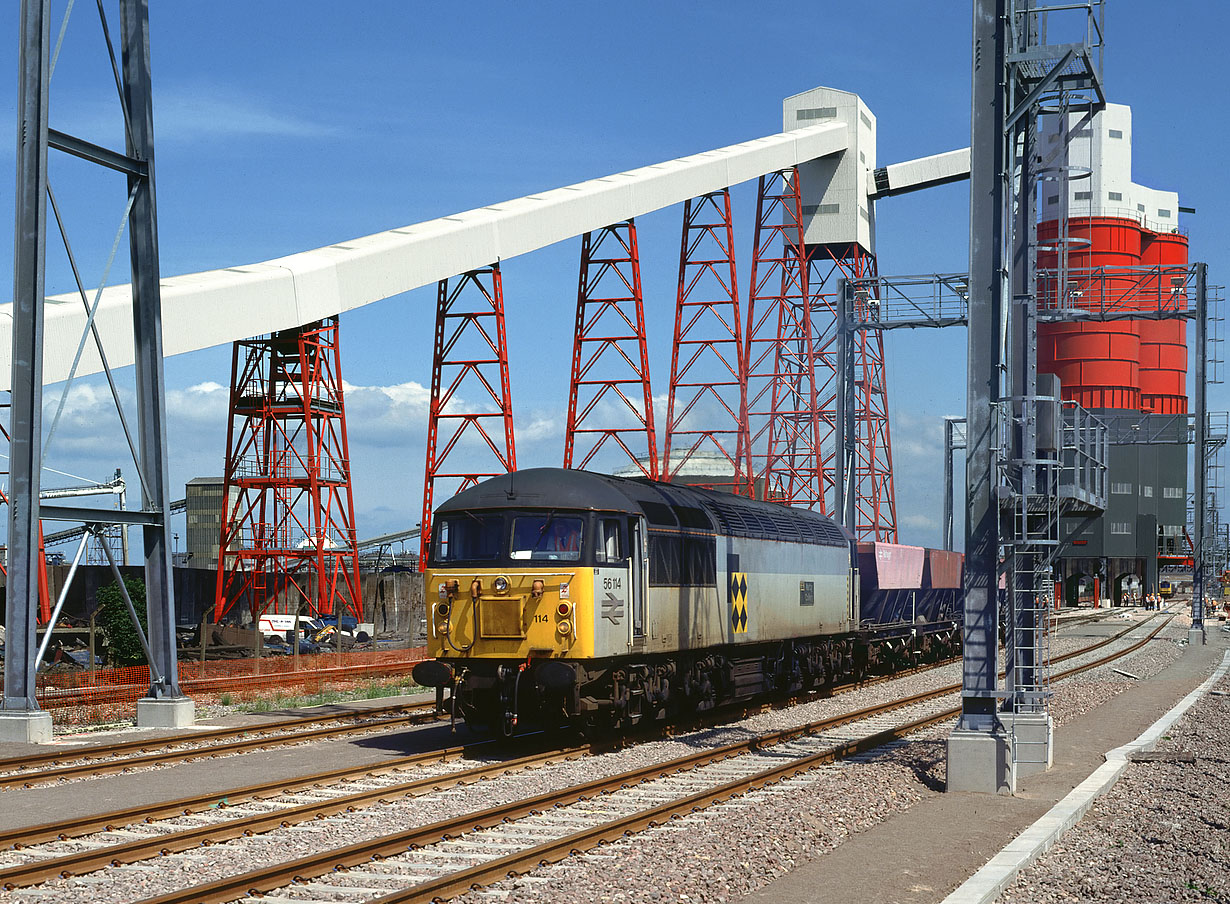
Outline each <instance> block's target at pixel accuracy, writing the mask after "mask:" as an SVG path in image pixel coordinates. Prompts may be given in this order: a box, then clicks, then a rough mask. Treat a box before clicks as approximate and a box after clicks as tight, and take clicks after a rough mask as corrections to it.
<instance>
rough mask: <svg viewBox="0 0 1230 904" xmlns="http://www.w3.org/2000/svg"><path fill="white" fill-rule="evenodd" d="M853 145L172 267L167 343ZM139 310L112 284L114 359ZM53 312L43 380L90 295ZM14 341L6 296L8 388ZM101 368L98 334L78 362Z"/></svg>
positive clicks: (629, 181)
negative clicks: (195, 268)
mask: <svg viewBox="0 0 1230 904" xmlns="http://www.w3.org/2000/svg"><path fill="white" fill-rule="evenodd" d="M847 146H848V138H847V127H846V126H845V125H844V124H843V123H840V122H828V123H824V124H822V125H815V126H810V127H807V128H802V129H797V130H792V131H789V132H781V133H779V134H777V135H770V136H768V137H766V138H757V139H755V140H753V141H746V142H743V143H741V144H734V145H729V146H727V147H724V148H718V149H717V150H713V151H706V152H704V153H700V154H693V155H691V156H689V157H680V158H678V159H676V160H669V161H666V162H665V163H657V164H654V165H652V166H645V167H641V168H640V169H634V170H629V171H628V172H624V173H616V174H615V175H612V176H606V177H603V178H601V179H591V180H589V181H587V182H580V183H578V184H576V185H568V186H565V187H563V188H557V189H553V190H551V191H546V192H542V193H541V194H535V195H527V196H526V197H524V198H517V199H515V200H512V201H505V202H503V203H501V204H492V205H491V206H489V207H480V208H477V209H475V210H467V211H465V212H463V213H458V214H453V215H452V216H447V217H441V218H439V219H435V220H428V221H426V222H424V223H417V224H415V225H413V226H405V227H402V228H399V229H390V230H389V231H388V232H379V233H376V234H375V235H369V236H364V237H363V238H357V239H353V240H351V241H348V242H339V243H338V244H336V245H328V246H326V247H324V248H317V249H315V250H312V251H303V252H300V253H298V254H292V255H289V256H287V257H280V258H276V259H274V260H269V261H264V262H261V263H255V264H247V265H243V266H237V267H227V268H225V269H221V270H208V271H205V272H203V273H190V274H187V275H184V276H172V277H167V278H164V279H163V280H162V282H161V286H162V327H163V347H164V353H165V354H166V355H168V356H170V355H179V354H183V353H184V352H191V351H196V350H197V349H202V348H210V347H212V346H215V345H222V344H224V343H228V342H233V341H235V340H239V339H246V338H248V337H251V336H258V335H261V334H263V333H269V332H273V331H275V330H283V329H290V328H293V327H297V326H301V325H303V324H307V323H312V322H314V321H316V320H320V319H321V318H323V317H328V316H330V315H333V314H340V313H341V312H343V311H349V310H353V309H354V308H358V307H361V306H362V305H366V304H371V303H372V302H375V301H381V300H383V299H385V298H390V297H392V296H394V295H400V294H401V293H403V292H408V291H409V290H411V289H417V288H419V287H420V286H426V285H431V284H433V283H436V282H438V281H439V280H441V279H446V278H448V277H452V276H456V275H458V274H460V273H464V272H466V271H467V270H474V269H477V268H479V267H485V266H488V265H489V264H491V263H493V262H495V261H498V260H506V259H508V258H510V257H515V256H516V255H518V254H525V253H526V252H529V251H534V250H535V249H537V248H542V247H545V246H547V245H551V244H553V243H555V242H559V241H563V240H565V239H569V238H572V237H574V236H578V235H582V234H583V233H586V232H590V231H592V230H595V229H600V228H602V227H603V226H608V225H610V224H612V223H618V222H620V221H622V220H626V219H629V218H631V217H637V216H641V215H643V214H646V213H649V212H650V211H654V210H659V209H661V208H663V207H669V206H671V205H673V204H679V203H682V202H683V201H686V200H687V199H689V198H694V197H698V196H700V195H704V194H707V193H708V192H712V191H719V190H721V189H723V188H726V187H728V186H731V185H736V184H738V183H740V182H745V181H747V180H749V179H755V178H758V177H760V176H762V175H764V174H766V173H771V172H775V171H777V170H782V169H787V168H789V167H792V166H795V165H797V164H800V163H803V162H805V161H808V160H814V159H817V158H820V157H825V156H828V155H830V154H836V153H840V152H841V151H843V150H845V149H846V147H847ZM90 301H91V302H93V296H92V295H91V297H90ZM131 310H132V296H131V290H130V288H129V286H127V285H121V286H112V287H108V288H106V289H105V290H104V291H103V295H102V302H101V304H100V306H99V309H98V313H97V315H96V317H95V323H96V325H97V327H98V330H99V333H100V334H101V336H102V340H103V343H104V347H105V348H106V351H107V359H108V361H109V363H110V364H111V366H112V367H122V366H124V365H128V364H131V363H132V361H133V349H132V314H131ZM45 316H46V342H45V350H44V360H43V381H44V383H57V382H60V381H63V380H65V379H66V378H67V377H68V372H69V368H70V367H71V366H72V360H73V355H74V354H75V353H76V349H77V345H78V342H79V341H80V338H81V334H82V329H83V327H84V325H85V319H86V313H85V307H84V305H83V304H82V302H81V297H80V296H79V295H78V294H76V293H71V294H67V295H56V296H52V297H49V298H48V299H47V307H46V315H45ZM11 349H12V305H11V304H9V305H4V306H0V390H3V389H8V388H9V380H10V376H11V373H10V370H11V368H10V358H11V354H12V352H11ZM101 370H102V364H101V362H100V360H99V358H98V353H97V350H96V349H95V347H94V343H92V342H89V343H87V344H86V346H85V352H84V355H83V357H82V360H81V364H80V366H79V368H78V371H77V372H78V374H90V373H97V372H99V371H101Z"/></svg>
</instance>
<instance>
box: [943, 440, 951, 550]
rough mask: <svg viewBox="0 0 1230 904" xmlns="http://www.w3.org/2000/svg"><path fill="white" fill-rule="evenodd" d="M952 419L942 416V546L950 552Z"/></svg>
mask: <svg viewBox="0 0 1230 904" xmlns="http://www.w3.org/2000/svg"><path fill="white" fill-rule="evenodd" d="M952 426H953V425H952V419H951V418H944V548H945V549H946V550H948V551H949V552H952V519H953V511H952V489H953V487H952V455H953V448H952Z"/></svg>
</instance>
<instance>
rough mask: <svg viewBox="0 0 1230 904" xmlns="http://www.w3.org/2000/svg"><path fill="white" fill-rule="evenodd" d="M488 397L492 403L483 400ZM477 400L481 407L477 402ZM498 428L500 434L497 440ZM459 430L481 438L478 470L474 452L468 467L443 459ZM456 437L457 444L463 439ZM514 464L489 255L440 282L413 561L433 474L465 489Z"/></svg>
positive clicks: (502, 339) (498, 301) (425, 538)
mask: <svg viewBox="0 0 1230 904" xmlns="http://www.w3.org/2000/svg"><path fill="white" fill-rule="evenodd" d="M487 403H490V404H491V406H494V407H493V408H492V407H487ZM480 408H481V409H485V410H476V409H480ZM487 425H490V427H488V426H487ZM501 431H502V433H503V437H502V440H501V441H497V438H498V437H499V436H500V433H501ZM463 438H466V439H467V440H481V442H480V443H478V445H479V448H480V449H481V450H483V451H482V452H481V453H480V455H481V456H484V457H486V459H487V461H488V462H489V466H488V467H487V468H486V469H485V470H484V469H483V468H481V467H475V464H476V462H477V461H478V458H476V457H475V456H474V455H469V454H467V455H466V457H465V462H466V465H467V466H468V467H466V468H464V469H449V468H448V467H446V463H447V462H448V460H449V457H450V456H451V455H453V454H454V453H457V452H458V449H457V446H458V443H459V442H461V440H462V439H463ZM462 445H463V448H464V447H465V444H464V443H463V444H462ZM466 451H467V452H468V451H469V450H468V449H467V450H466ZM487 452H490V455H489V456H488V455H486V453H487ZM492 458H494V461H492ZM491 465H494V467H492V466H491ZM516 469H517V449H516V444H515V442H514V440H513V415H512V390H511V389H510V386H509V382H508V344H507V339H506V336H505V332H504V281H503V278H502V277H501V276H500V265H499V264H498V263H495V264H492V265H491V266H490V267H486V268H484V269H481V270H471V271H469V272H468V273H464V274H462V275H461V276H459V277H456V278H454V280H453V282H452V287H451V288H450V286H449V280H447V279H442V280H440V283H439V290H438V293H437V301H436V338H435V352H434V354H433V356H432V365H431V413H430V416H429V419H428V426H427V470H426V473H425V475H424V478H423V522H422V528H421V533H420V534H419V568H420V569H421V568H422V567H423V564H424V563H425V562H426V561H427V553H428V550H429V549H430V543H431V517H432V502H433V498H434V496H435V488H436V481H437V480H438V479H447V480H449V481H450V483H452V482H456V483H457V486H456V490H464V489H465V488H466V487H470V486H473V485H474V484H476V483H478V481H479V480H481V479H482V478H484V477H495V476H497V475H499V474H506V473H507V472H509V471H515V470H516Z"/></svg>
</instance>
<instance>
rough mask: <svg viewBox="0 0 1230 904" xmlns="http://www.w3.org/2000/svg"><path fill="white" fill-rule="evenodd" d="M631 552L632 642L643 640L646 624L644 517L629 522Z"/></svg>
mask: <svg viewBox="0 0 1230 904" xmlns="http://www.w3.org/2000/svg"><path fill="white" fill-rule="evenodd" d="M630 526H631V528H632V530H631V534H632V542H631V547H632V549H631V552H632V554H631V555H630V556H628V568H629V570H630V572H631V573H630V574H629V576H628V583H629V584H630V585H631V587H632V619H631V621H632V624H631V628H632V638H631V642H632V643H633V644H641V643H644V641H645V633H646V624H647V621H648V618H647V612H646V609H647V608H648V604H649V543H648V537H647V533H648V531H647V530H646V524H645V519H644V518H634V519H632V523H631V525H630Z"/></svg>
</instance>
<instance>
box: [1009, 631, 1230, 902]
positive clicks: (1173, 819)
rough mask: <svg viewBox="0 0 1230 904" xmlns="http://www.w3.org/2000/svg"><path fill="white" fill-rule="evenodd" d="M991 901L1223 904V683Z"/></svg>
mask: <svg viewBox="0 0 1230 904" xmlns="http://www.w3.org/2000/svg"><path fill="white" fill-rule="evenodd" d="M1215 630H1220V629H1215ZM999 901H1000V904H1050V902H1059V901H1091V902H1114V904H1120V902H1123V901H1131V902H1142V904H1144V902H1148V904H1152V902H1173V901H1200V902H1210V901H1218V902H1228V901H1230V679H1223V680H1222V681H1221V682H1219V683H1218V684H1217V685H1216V686H1215V687H1214V688H1213V689H1212V691H1211V692H1210V693H1209V694H1207V695H1206V696H1205V697H1204V698H1203V699H1202V700H1200V701H1199V702H1198V703H1197V704H1196V705H1195V706H1193V707H1192V709H1191V710H1189V711H1188V713H1187V714H1186V715H1185V716H1184V717H1183V719H1181V720H1180V721H1179V722H1178V723H1177V724H1176V725H1175V726H1174V727H1173V728H1172V729H1171V730H1170V733H1169V734H1167V735H1165V736H1163V738H1162V740H1161V742H1160V743H1159V744H1158V746H1157V750H1156V758H1154V757H1146V758H1145V761H1144V762H1138V763H1132V764H1131V765H1129V766H1128V767H1127V770H1126V771H1125V772H1124V773H1123V776H1122V777H1121V778H1120V779H1119V781H1118V782H1117V783H1116V784H1115V786H1114V787H1113V788H1111V790H1110V791H1109V792H1107V794H1106V795H1105V796H1104V797H1102V798H1100V799H1099V800H1097V801H1096V802H1095V803H1094V805H1093V807H1092V808H1091V809H1090V810H1089V812H1088V813H1087V814H1086V815H1085V817H1084V818H1083V819H1082V820H1081V821H1080V822H1079V823H1078V824H1077V825H1076V826H1075V827H1073V829H1072V830H1071V831H1069V832H1068V833H1067V834H1066V835H1064V836H1063V838H1061V839H1060V840H1059V842H1058V843H1057V844H1056V845H1055V846H1054V847H1053V848H1051V850H1050V851H1048V852H1047V853H1046V854H1044V855H1043V856H1042V857H1041V858H1040V859H1039V860H1038V862H1037V863H1035V864H1034V865H1033V866H1032V867H1030V868H1029V869H1027V870H1025V871H1024V872H1022V873H1021V874H1020V875H1019V876H1018V877H1017V878H1016V880H1015V881H1014V882H1013V883H1012V885H1010V886H1009V887H1008V890H1007V891H1006V892H1005V893H1004V895H1003V896H1001V897H1000V899H999Z"/></svg>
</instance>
